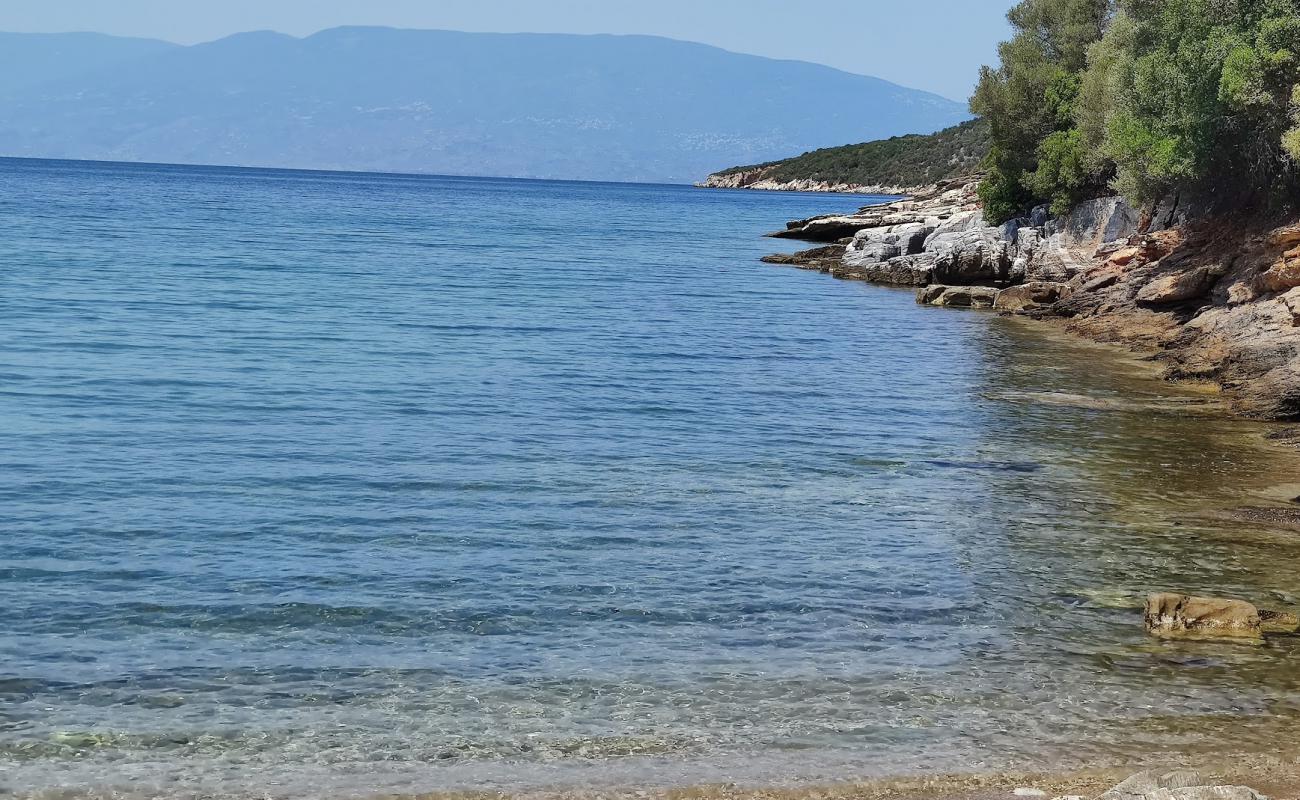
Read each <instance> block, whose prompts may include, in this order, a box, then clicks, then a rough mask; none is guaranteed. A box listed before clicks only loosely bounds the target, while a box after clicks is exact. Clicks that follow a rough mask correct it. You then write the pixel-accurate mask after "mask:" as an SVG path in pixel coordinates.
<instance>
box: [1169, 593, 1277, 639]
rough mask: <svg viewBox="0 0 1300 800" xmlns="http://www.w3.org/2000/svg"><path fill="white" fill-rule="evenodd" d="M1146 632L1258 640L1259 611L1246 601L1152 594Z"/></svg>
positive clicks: (1259, 633) (1174, 635) (1260, 634)
mask: <svg viewBox="0 0 1300 800" xmlns="http://www.w3.org/2000/svg"><path fill="white" fill-rule="evenodd" d="M1146 626H1147V630H1148V631H1149V632H1151V633H1154V634H1156V635H1157V636H1172V637H1179V636H1186V637H1192V638H1198V637H1208V638H1226V639H1259V638H1261V637H1262V636H1263V632H1262V630H1261V628H1260V619H1259V609H1257V608H1255V606H1253V605H1251V604H1250V603H1247V602H1246V601H1244V600H1223V599H1219V598H1212V597H1189V596H1187V595H1180V594H1153V595H1151V597H1149V598H1148V599H1147V607H1146Z"/></svg>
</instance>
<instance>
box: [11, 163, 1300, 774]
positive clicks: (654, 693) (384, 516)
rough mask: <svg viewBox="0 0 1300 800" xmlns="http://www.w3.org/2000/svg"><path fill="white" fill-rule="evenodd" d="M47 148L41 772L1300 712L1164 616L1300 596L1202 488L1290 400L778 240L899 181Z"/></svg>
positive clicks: (16, 174) (1066, 728)
mask: <svg viewBox="0 0 1300 800" xmlns="http://www.w3.org/2000/svg"><path fill="white" fill-rule="evenodd" d="M0 182H2V185H3V189H4V191H3V192H2V193H0V263H2V264H3V275H2V276H0V318H2V319H3V339H2V342H3V348H2V350H0V425H2V431H3V439H4V447H3V451H2V452H0V472H2V473H3V475H4V476H5V480H4V481H3V484H0V542H2V543H3V547H4V550H3V558H2V559H0V791H3V790H6V789H7V790H8V791H10V792H15V793H19V794H28V793H42V792H54V791H56V790H67V791H71V792H72V793H73V794H74V795H77V794H91V795H94V794H104V795H108V794H112V795H114V796H167V797H180V796H192V795H194V796H197V795H200V794H206V795H226V794H229V795H232V796H251V795H258V796H261V795H265V794H271V795H275V796H287V797H305V796H313V797H320V796H346V795H364V794H372V793H377V792H381V791H436V790H443V789H452V788H456V787H486V788H500V789H507V790H508V789H527V788H536V787H545V786H590V785H624V784H681V783H691V782H700V781H716V780H738V781H754V782H777V781H791V780H798V781H820V780H832V779H839V778H844V777H851V776H857V775H871V774H881V773H898V772H909V771H957V770H963V769H988V768H995V767H999V766H1006V765H1021V764H1034V765H1055V764H1061V763H1068V762H1071V761H1078V760H1085V759H1114V758H1120V757H1123V754H1126V753H1132V752H1135V750H1137V751H1140V750H1141V749H1142V748H1148V749H1154V750H1157V751H1159V750H1160V749H1161V748H1164V749H1168V748H1172V747H1177V748H1198V747H1203V748H1207V749H1213V748H1215V747H1219V746H1221V745H1222V743H1223V742H1224V741H1228V740H1229V739H1230V738H1231V741H1233V742H1234V745H1240V746H1245V747H1251V746H1254V745H1256V744H1258V745H1259V746H1261V747H1262V746H1266V744H1267V743H1268V742H1270V741H1276V739H1275V737H1276V734H1277V729H1276V726H1278V725H1284V726H1285V725H1290V724H1291V723H1292V721H1293V720H1294V718H1295V717H1294V713H1295V711H1296V710H1297V708H1298V707H1300V703H1298V701H1300V685H1297V684H1298V682H1300V671H1297V670H1296V667H1297V666H1300V663H1298V661H1297V657H1296V651H1295V649H1294V648H1293V647H1292V646H1291V645H1290V644H1288V643H1286V642H1281V643H1279V644H1275V645H1274V646H1272V647H1270V648H1267V649H1263V650H1260V649H1253V648H1239V647H1238V648H1231V647H1229V648H1224V647H1220V646H1210V645H1168V644H1160V643H1156V642H1153V641H1148V640H1147V639H1146V638H1145V637H1144V636H1143V635H1142V632H1141V630H1140V624H1139V620H1138V618H1137V616H1136V612H1134V611H1133V610H1132V607H1131V606H1132V603H1133V598H1134V597H1136V596H1138V595H1140V594H1141V593H1142V592H1144V591H1147V590H1149V589H1152V588H1186V589H1188V590H1203V591H1208V590H1215V591H1218V592H1220V593H1223V592H1236V593H1239V594H1242V595H1244V596H1247V597H1250V598H1252V599H1257V600H1260V601H1261V602H1262V601H1265V600H1268V601H1270V602H1274V603H1275V604H1285V603H1288V602H1291V601H1292V600H1293V598H1292V597H1291V596H1290V595H1289V594H1288V593H1289V592H1291V591H1295V590H1296V588H1297V583H1296V580H1295V579H1296V571H1297V568H1296V567H1293V566H1292V564H1294V563H1296V562H1295V560H1294V555H1295V550H1296V546H1295V545H1294V543H1293V540H1294V536H1292V537H1287V536H1285V535H1283V534H1281V533H1271V532H1267V531H1250V532H1243V531H1242V530H1241V528H1240V526H1225V525H1223V524H1222V523H1219V522H1217V521H1215V520H1214V519H1213V518H1212V517H1209V516H1206V515H1205V514H1202V513H1201V512H1202V511H1203V510H1205V509H1212V508H1215V507H1219V506H1228V505H1232V504H1234V503H1235V504H1240V503H1241V502H1243V501H1250V500H1251V499H1252V497H1255V498H1256V499H1257V500H1258V498H1262V497H1266V496H1268V494H1269V493H1270V492H1274V491H1275V490H1276V487H1274V486H1273V484H1276V483H1279V482H1284V481H1283V480H1282V479H1281V478H1279V477H1278V476H1279V474H1281V475H1283V476H1286V475H1294V474H1295V473H1294V472H1290V473H1288V472H1286V467H1282V468H1279V466H1278V465H1279V459H1280V456H1279V455H1278V454H1276V453H1274V452H1272V451H1268V450H1264V449H1261V448H1257V447H1254V446H1253V444H1252V443H1253V442H1254V441H1255V439H1256V438H1257V434H1258V433H1259V429H1257V428H1253V427H1251V426H1249V425H1245V424H1242V423H1223V422H1214V423H1212V424H1211V423H1207V421H1206V418H1205V417H1204V416H1202V414H1201V406H1200V404H1199V398H1197V397H1195V396H1187V395H1184V394H1180V393H1179V392H1178V390H1176V389H1172V388H1170V387H1166V386H1162V385H1160V384H1155V383H1151V382H1149V381H1147V380H1146V379H1145V378H1144V377H1142V376H1141V374H1139V373H1140V370H1137V369H1136V368H1134V367H1131V366H1128V365H1123V364H1118V363H1117V362H1115V361H1114V359H1113V358H1112V357H1111V355H1110V354H1109V353H1104V352H1101V351H1098V350H1095V349H1092V348H1088V347H1085V346H1083V345H1078V344H1073V343H1070V342H1067V341H1063V340H1058V339H1055V338H1050V337H1048V338H1044V337H1043V336H1041V335H1040V333H1039V332H1038V331H1035V330H1032V329H1029V328H1025V327H1023V326H1022V325H1020V324H1018V323H1015V322H1013V321H1009V320H1002V319H999V318H997V317H994V316H991V315H986V314H978V313H961V312H952V311H947V310H941V309H927V308H920V307H918V306H916V305H915V303H914V302H913V299H912V296H911V294H910V293H907V292H897V291H891V290H886V289H880V288H874V287H869V286H865V285H862V284H855V283H845V282H839V281H835V280H831V279H829V278H826V277H824V276H820V275H816V274H811V273H806V272H801V271H798V270H787V269H779V268H773V267H767V266H764V265H761V264H759V263H757V261H756V259H757V257H758V256H759V255H761V254H762V253H764V252H767V251H769V250H771V249H775V245H774V243H773V242H772V241H771V240H763V239H761V238H759V237H760V234H761V233H762V232H764V231H766V230H770V229H773V228H775V227H779V226H780V225H781V224H782V223H783V222H784V220H786V219H788V218H793V217H801V216H807V215H810V214H814V213H823V212H830V211H844V210H849V209H852V208H856V207H857V206H858V205H859V204H860V203H861V202H863V201H862V198H855V197H843V196H816V195H791V194H767V193H745V192H721V191H701V190H694V189H690V188H686V187H672V186H629V185H602V184H576V183H545V182H523V181H509V180H481V179H473V180H471V179H449V178H431V177H401V176H375V175H346V174H327V173H301V172H274V171H253V170H238V169H215V168H214V169H203V168H179V167H177V168H171V167H154V166H127V165H107V164H82V163H66V162H39V161H14V160H6V161H0ZM1279 470H1280V471H1279ZM1277 491H1280V490H1277ZM1247 534H1249V535H1248V536H1247ZM60 796H63V795H60Z"/></svg>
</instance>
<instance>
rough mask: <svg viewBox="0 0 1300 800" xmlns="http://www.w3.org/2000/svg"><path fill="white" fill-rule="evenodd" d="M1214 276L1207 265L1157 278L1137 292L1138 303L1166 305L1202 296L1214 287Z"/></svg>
mask: <svg viewBox="0 0 1300 800" xmlns="http://www.w3.org/2000/svg"><path fill="white" fill-rule="evenodd" d="M1215 280H1216V278H1215V276H1214V273H1213V272H1211V270H1210V269H1209V268H1208V267H1197V268H1196V269H1193V270H1190V271H1188V272H1181V273H1176V274H1174V275H1165V276H1164V277H1162V278H1158V279H1156V280H1154V281H1152V282H1151V283H1148V284H1147V285H1146V286H1143V287H1142V289H1141V290H1140V291H1139V292H1138V294H1137V302H1138V304H1139V305H1146V306H1167V305H1175V304H1177V303H1186V302H1188V301H1189V300H1196V299H1199V298H1201V297H1204V296H1205V295H1206V294H1208V293H1209V291H1210V289H1212V288H1213V287H1214V282H1215Z"/></svg>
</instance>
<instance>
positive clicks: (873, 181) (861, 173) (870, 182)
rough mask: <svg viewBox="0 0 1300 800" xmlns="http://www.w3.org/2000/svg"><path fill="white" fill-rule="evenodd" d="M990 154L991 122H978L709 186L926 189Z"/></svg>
mask: <svg viewBox="0 0 1300 800" xmlns="http://www.w3.org/2000/svg"><path fill="white" fill-rule="evenodd" d="M988 150H989V126H988V123H987V122H986V121H984V120H982V119H975V120H970V121H968V122H963V123H962V124H960V125H957V126H956V127H952V128H948V129H946V130H942V131H939V132H938V133H935V134H931V135H928V136H896V137H894V138H891V139H882V140H879V141H874V142H867V143H865V144H851V145H846V146H844V147H828V148H824V149H821V150H814V151H813V152H811V153H804V154H803V155H801V156H797V157H795V158H789V159H786V160H784V161H773V162H769V163H767V164H755V165H753V166H748V167H733V168H731V169H728V170H723V171H722V172H717V173H714V174H713V175H710V176H709V178H708V180H707V181H706V182H705V185H706V186H717V187H728V188H770V189H774V188H794V189H805V188H811V189H829V190H838V191H847V190H851V189H853V188H856V187H876V188H910V187H918V186H928V185H930V184H932V183H936V182H938V181H942V180H946V179H949V178H957V177H962V176H965V175H970V174H971V173H973V172H976V171H977V170H978V169H979V165H980V162H981V161H983V159H984V157H985V155H987V154H988Z"/></svg>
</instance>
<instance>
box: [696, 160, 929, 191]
mask: <svg viewBox="0 0 1300 800" xmlns="http://www.w3.org/2000/svg"><path fill="white" fill-rule="evenodd" d="M769 170H770V168H768V167H759V168H757V169H752V170H746V171H744V172H731V173H725V174H724V173H719V174H715V175H710V176H709V177H707V178H705V179H704V180H703V181H700V182H699V183H697V184H695V185H696V186H697V187H699V188H701V189H753V190H755V191H762V192H825V193H827V194H874V195H885V196H898V197H904V196H912V195H915V194H918V193H922V192H925V191H927V190H928V189H929V188H930V187H925V186H886V185H871V186H867V185H864V184H860V183H831V182H829V181H815V180H811V179H808V178H805V179H802V180H791V181H781V180H776V179H774V178H771V177H769Z"/></svg>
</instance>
